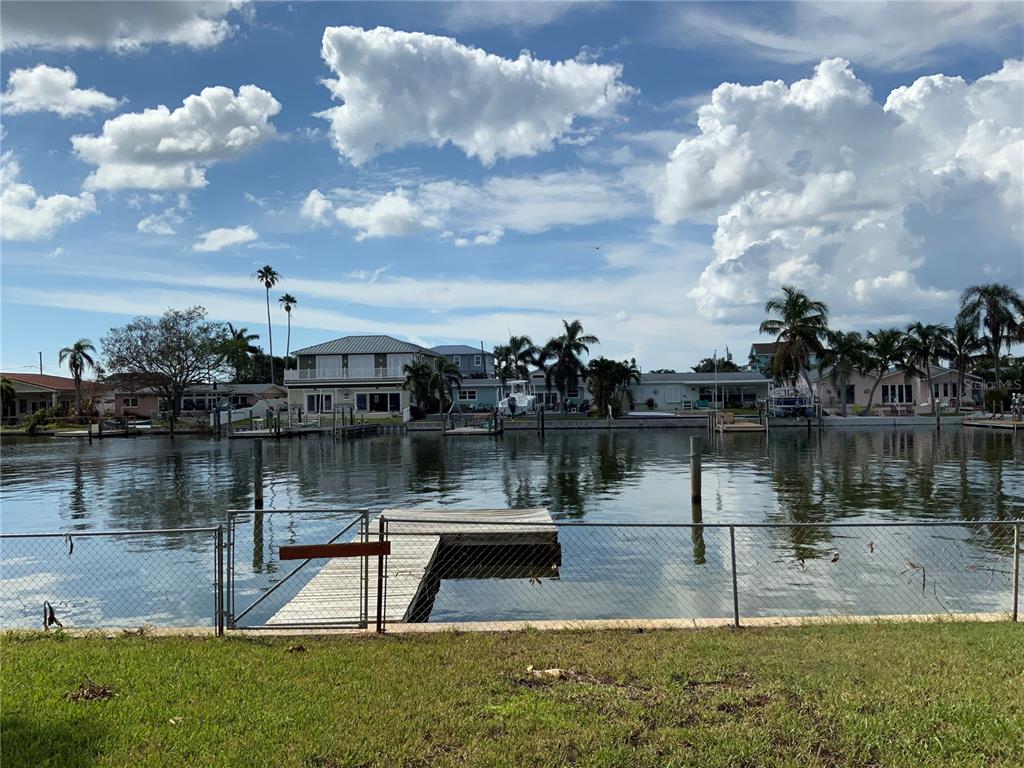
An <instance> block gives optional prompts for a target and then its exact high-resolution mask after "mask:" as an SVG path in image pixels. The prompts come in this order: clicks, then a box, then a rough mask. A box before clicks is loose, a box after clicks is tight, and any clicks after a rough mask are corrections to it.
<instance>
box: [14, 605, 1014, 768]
mask: <svg viewBox="0 0 1024 768" xmlns="http://www.w3.org/2000/svg"><path fill="white" fill-rule="evenodd" d="M296 646H299V647H301V648H302V649H303V650H299V649H297V648H296ZM0 650H2V656H3V664H2V671H0V680H2V695H3V710H2V718H3V719H2V729H3V730H2V754H0V757H2V764H3V766H4V768H14V767H15V766H42V765H54V766H86V765H90V766H91V765H119V766H121V765H123V766H129V765H130V766H143V765H173V766H186V765H187V766H198V765H202V766H208V765H241V766H308V767H310V768H332V767H334V766H520V765H531V766H532V765H544V766H562V765H594V766H609V765H615V766H674V765H680V766H684V765H685V766H702V767H704V766H730V767H731V768H735V767H736V766H751V767H753V766H908V768H909V767H910V766H913V767H914V768H917V767H918V766H928V767H931V766H1014V767H1015V768H1017V767H1019V766H1021V765H1024V626H1020V625H1017V626H1014V625H1012V624H1009V623H1006V624H953V623H948V624H947V623H941V624H940V623H936V624H884V625H883V624H878V625H832V626H816V627H813V626H807V627H794V628H779V629H759V630H754V629H748V630H743V631H740V632H736V631H731V630H701V631H676V632H671V631H660V632H643V633H637V632H619V631H603V632H602V631H593V632H590V631H588V632H573V631H564V632H557V633H547V632H545V633H542V632H522V633H513V634H504V635H494V634H452V633H449V634H437V635H416V636H409V635H406V636H389V637H383V638H377V637H372V636H371V637H352V638H341V637H335V638H295V637H290V638H258V639H246V638H234V639H232V638H228V639H225V640H218V639H212V638H170V637H163V638H145V637H142V638H139V637H125V638H118V639H104V638H102V637H91V638H70V637H66V636H64V637H62V636H60V635H50V636H41V635H38V634H32V635H29V634H10V635H7V636H6V637H5V638H4V639H3V641H2V644H0ZM531 665H532V666H533V667H535V668H536V669H538V670H540V669H548V668H560V669H563V670H573V671H572V672H571V673H565V674H563V675H562V676H561V678H556V677H555V676H552V675H548V674H543V673H542V674H540V676H536V675H535V674H533V673H531V672H529V671H528V667H529V666H531ZM86 675H88V677H89V679H90V680H91V681H92V682H93V683H95V684H96V685H97V686H101V687H102V686H108V687H109V689H110V691H111V692H112V694H113V695H112V696H111V697H110V698H102V697H101V698H96V699H84V700H74V699H75V698H76V697H72V698H68V695H69V693H71V692H74V691H77V690H79V686H80V684H82V683H83V682H84V680H85V676H86ZM100 693H101V695H105V694H102V688H101V689H100ZM77 698H79V699H80V698H81V697H77Z"/></svg>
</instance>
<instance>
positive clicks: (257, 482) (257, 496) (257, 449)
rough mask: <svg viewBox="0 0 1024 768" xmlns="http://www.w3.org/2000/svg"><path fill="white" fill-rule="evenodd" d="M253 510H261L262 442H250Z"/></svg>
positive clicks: (258, 440)
mask: <svg viewBox="0 0 1024 768" xmlns="http://www.w3.org/2000/svg"><path fill="white" fill-rule="evenodd" d="M252 486H253V508H254V509H263V441H262V440H261V439H259V438H256V439H255V440H253V441H252Z"/></svg>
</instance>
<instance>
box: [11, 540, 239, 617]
mask: <svg viewBox="0 0 1024 768" xmlns="http://www.w3.org/2000/svg"><path fill="white" fill-rule="evenodd" d="M222 533H223V532H222V529H221V528H220V527H217V528H166V529H159V530H142V531H68V532H62V533H5V534H0V627H2V628H4V629H12V628H37V629H38V628H43V629H46V628H49V627H53V626H57V627H60V626H63V627H68V628H100V627H102V628H119V627H123V628H137V627H142V626H147V625H151V626H157V627H214V628H216V629H218V631H219V629H220V617H221V616H222V608H223V605H222V597H221V596H222V595H223V583H224V570H223V554H224V550H223V535H222Z"/></svg>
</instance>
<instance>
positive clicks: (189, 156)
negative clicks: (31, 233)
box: [71, 85, 281, 190]
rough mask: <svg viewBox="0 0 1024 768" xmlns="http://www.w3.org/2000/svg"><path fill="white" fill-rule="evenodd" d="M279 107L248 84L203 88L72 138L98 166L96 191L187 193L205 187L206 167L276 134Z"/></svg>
mask: <svg viewBox="0 0 1024 768" xmlns="http://www.w3.org/2000/svg"><path fill="white" fill-rule="evenodd" d="M280 110H281V104H280V103H279V102H278V101H277V99H275V98H274V97H273V96H272V95H271V94H270V92H269V91H264V90H263V89H261V88H257V87H256V86H255V85H243V86H242V87H241V88H239V89H238V94H237V95H236V94H235V93H234V92H233V91H232V90H231V89H230V88H225V87H223V86H216V87H211V88H204V89H203V90H202V92H201V93H199V94H198V95H195V94H193V95H192V96H189V97H188V98H186V99H185V100H184V101H183V102H182V106H180V107H178V108H177V109H175V110H173V111H171V110H169V109H168V108H167V107H165V106H163V105H161V106H159V107H156V108H155V109H147V110H145V111H144V112H133V113H127V114H123V115H118V116H117V117H115V118H112V119H110V120H107V121H106V122H105V123H104V124H103V132H102V133H101V134H100V135H99V136H73V137H72V138H71V143H72V145H73V146H74V150H75V152H76V154H77V155H78V156H79V157H80V158H81V159H82V160H84V161H86V162H87V163H91V164H93V165H95V166H97V168H96V170H95V171H94V172H93V173H92V174H91V175H90V176H89V178H88V179H87V180H86V187H87V188H90V189H126V188H131V189H152V190H185V189H198V188H201V187H204V186H206V169H207V168H208V167H209V166H210V165H213V164H214V163H217V162H220V161H222V160H229V159H232V158H235V157H238V156H240V155H242V154H244V153H246V152H248V151H250V150H251V149H253V148H254V147H256V146H258V145H259V144H261V143H262V142H264V141H267V140H268V139H270V138H271V137H273V136H274V135H275V130H274V126H273V125H272V124H271V123H270V118H271V117H273V116H274V115H276V114H277V113H278V112H279V111H280Z"/></svg>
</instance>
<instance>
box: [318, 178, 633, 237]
mask: <svg viewBox="0 0 1024 768" xmlns="http://www.w3.org/2000/svg"><path fill="white" fill-rule="evenodd" d="M335 192H336V193H339V194H342V195H345V196H347V197H348V198H350V199H353V200H355V201H356V202H358V204H357V205H352V204H351V203H348V204H345V203H343V204H341V205H340V206H338V207H337V208H333V205H332V203H331V201H330V199H329V198H327V197H326V196H325V195H324V194H323V193H321V192H320V191H319V190H313V191H312V192H310V193H309V195H308V196H307V197H306V200H305V202H304V203H303V204H302V208H301V211H300V213H301V215H302V216H303V217H304V218H306V219H308V220H310V221H313V222H314V223H317V224H324V223H327V222H328V221H330V217H331V216H332V215H333V216H334V218H335V219H337V220H338V221H339V222H340V223H342V224H344V225H345V226H347V227H349V228H351V229H354V230H356V232H357V234H356V238H357V239H360V240H361V239H363V238H366V237H385V236H391V235H398V236H407V235H412V234H417V233H419V232H423V231H426V230H441V229H445V230H448V231H449V232H451V231H456V230H457V236H456V237H455V240H454V242H455V245H457V246H460V247H461V246H466V245H470V244H475V245H494V244H495V243H497V242H498V241H499V240H500V239H501V237H502V236H503V235H504V234H505V232H506V231H515V232H520V233H523V234H530V235H534V234H539V233H541V232H546V231H548V230H550V229H553V228H556V227H572V226H584V225H588V224H595V223H599V222H604V221H611V220H619V219H623V218H628V217H630V216H634V215H641V214H642V213H644V211H645V205H644V203H643V201H642V200H641V197H640V194H639V190H637V189H636V188H634V187H632V186H631V185H630V184H628V183H627V182H625V181H624V180H623V179H622V178H621V177H619V176H615V175H605V174H598V173H593V172H590V171H563V172H554V173H545V174H540V175H537V176H494V177H491V178H488V179H486V180H484V181H482V182H480V183H477V184H474V183H470V182H463V181H433V182H425V183H422V184H420V185H419V186H418V187H417V188H416V189H415V190H413V191H406V190H405V189H403V188H398V189H396V190H394V191H391V192H387V193H385V194H383V195H379V196H378V195H373V194H370V195H367V194H366V193H362V192H355V191H352V190H336V191H335Z"/></svg>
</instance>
